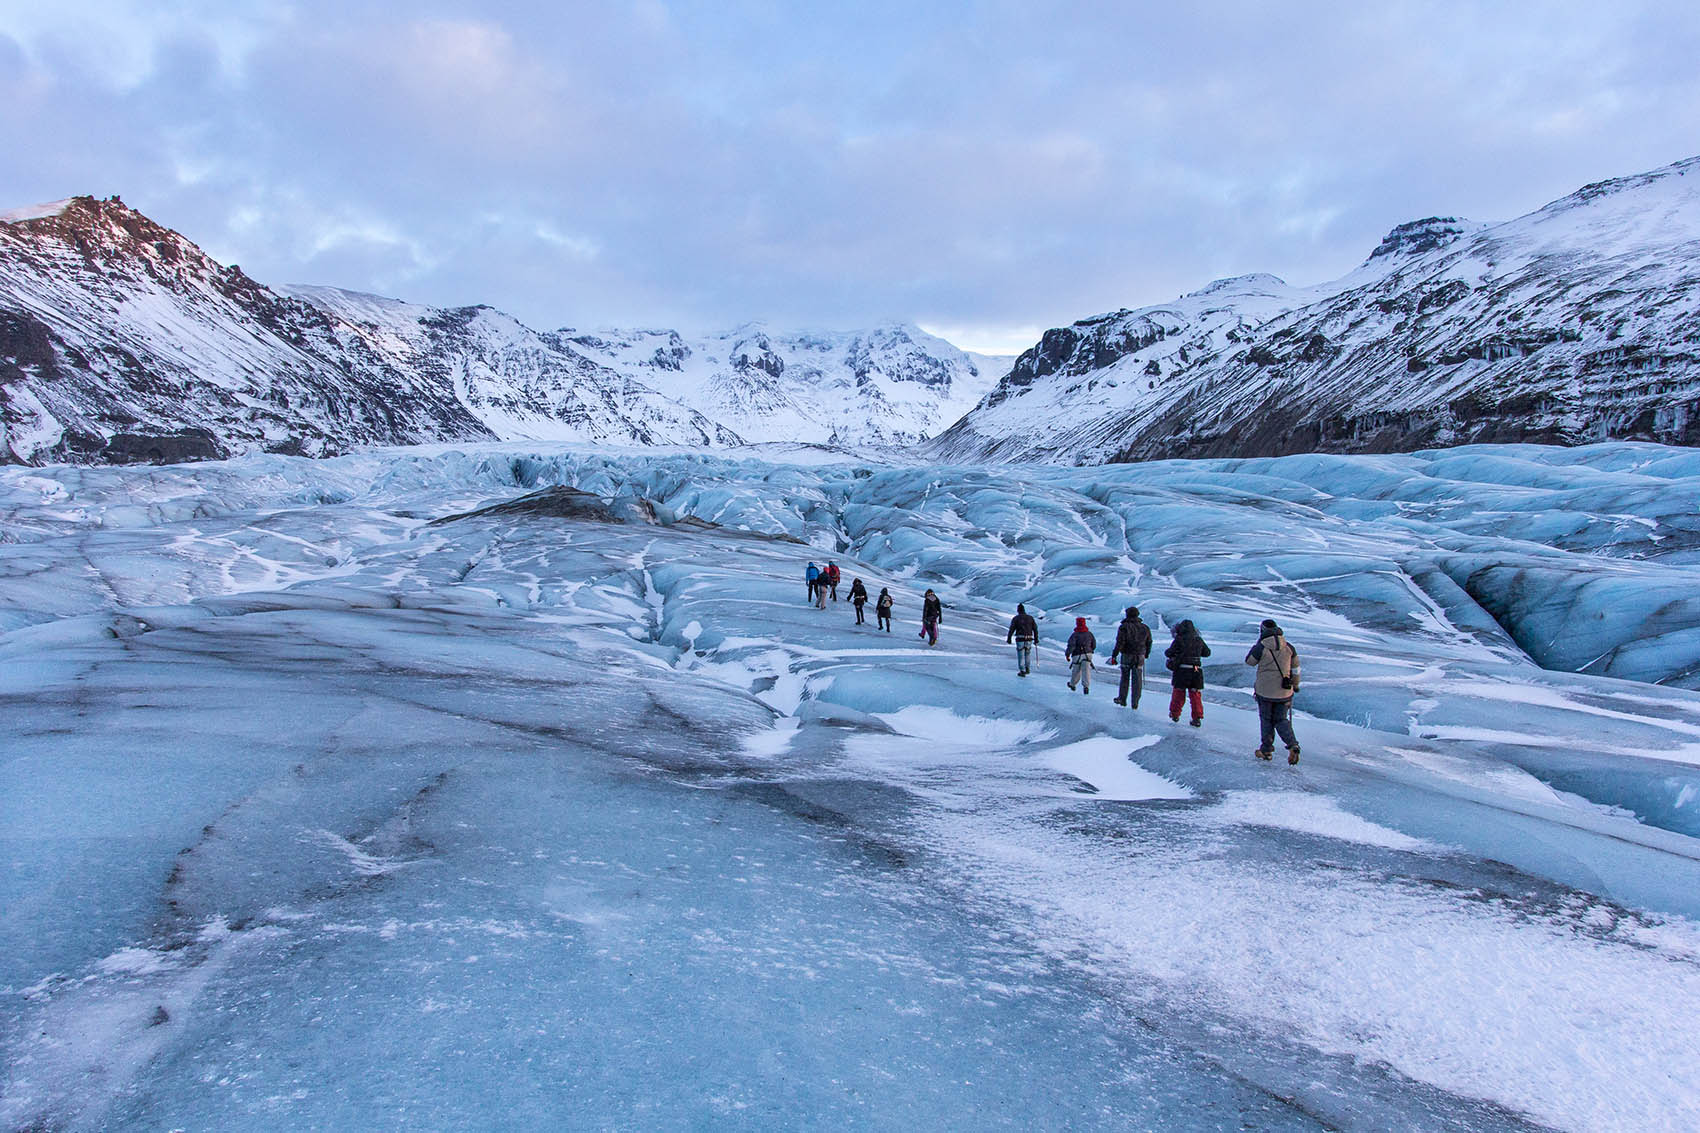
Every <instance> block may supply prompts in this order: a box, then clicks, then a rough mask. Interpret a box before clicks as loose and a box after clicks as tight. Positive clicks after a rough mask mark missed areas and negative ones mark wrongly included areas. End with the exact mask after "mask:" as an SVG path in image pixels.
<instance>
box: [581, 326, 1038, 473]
mask: <svg viewBox="0 0 1700 1133" xmlns="http://www.w3.org/2000/svg"><path fill="white" fill-rule="evenodd" d="M560 334H561V335H562V336H564V337H566V338H567V339H568V341H569V342H570V343H571V344H572V345H573V347H574V348H576V349H579V350H582V351H584V352H585V353H586V354H588V355H589V356H591V357H592V358H595V359H597V360H598V361H600V362H602V363H603V364H604V365H607V366H610V367H612V368H615V369H620V370H624V371H625V372H628V373H637V374H640V375H641V376H642V380H643V381H644V382H646V383H647V384H649V385H652V386H654V387H655V388H656V389H659V390H661V391H662V392H664V393H666V394H667V395H668V396H669V397H672V398H675V399H677V400H678V401H680V402H682V403H683V404H685V405H689V406H690V407H691V408H693V409H695V410H697V411H698V412H699V413H701V414H703V415H704V416H706V417H708V418H710V419H712V420H716V421H723V422H725V423H726V424H728V425H729V426H731V427H732V428H734V429H736V430H737V431H738V433H739V435H741V436H743V437H744V438H745V439H746V440H750V441H807V442H815V443H826V444H912V443H914V442H916V441H920V440H923V439H925V438H927V437H929V436H932V435H934V434H936V433H937V432H938V431H939V430H940V429H941V428H943V427H944V426H946V425H949V424H951V423H952V422H954V421H956V420H957V419H958V418H959V417H961V416H962V415H963V414H964V413H966V412H968V410H970V409H972V408H973V407H974V405H975V404H976V403H977V402H978V401H979V400H980V398H981V397H983V396H984V395H985V394H986V393H987V392H988V391H990V390H991V388H992V387H993V386H994V385H995V384H996V383H997V381H998V379H1000V378H1001V377H1003V375H1004V373H1005V372H1006V371H1007V370H1008V369H1009V366H1010V364H1011V363H1012V362H1013V361H1014V359H1012V358H995V357H987V356H985V355H977V356H976V355H969V354H968V353H966V352H964V351H962V350H958V349H957V348H956V347H954V346H952V345H951V344H950V343H948V342H946V341H945V340H944V339H942V338H937V337H934V336H933V335H930V334H927V333H925V332H924V331H922V330H920V329H919V328H917V327H914V326H910V325H907V324H901V323H897V324H891V325H888V326H882V327H879V328H877V329H875V330H871V331H865V332H850V333H844V332H817V333H801V334H782V333H779V332H775V331H771V330H769V329H768V328H766V327H764V326H762V325H760V324H749V325H746V326H742V327H739V328H737V329H736V330H732V331H728V332H726V333H724V334H718V335H711V336H708V337H705V338H700V339H693V340H686V339H685V338H682V337H681V336H680V335H679V334H678V333H677V332H675V331H669V330H607V331H596V332H591V333H581V332H577V331H572V330H563V331H561V332H560Z"/></svg>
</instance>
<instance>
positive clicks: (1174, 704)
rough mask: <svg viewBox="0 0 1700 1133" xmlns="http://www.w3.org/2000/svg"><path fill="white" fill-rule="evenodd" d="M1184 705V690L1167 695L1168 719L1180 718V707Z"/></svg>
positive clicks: (1180, 689)
mask: <svg viewBox="0 0 1700 1133" xmlns="http://www.w3.org/2000/svg"><path fill="white" fill-rule="evenodd" d="M1185 703H1186V689H1184V688H1177V689H1175V690H1174V691H1173V692H1171V693H1170V694H1169V719H1171V720H1179V719H1180V718H1181V705H1183V704H1185Z"/></svg>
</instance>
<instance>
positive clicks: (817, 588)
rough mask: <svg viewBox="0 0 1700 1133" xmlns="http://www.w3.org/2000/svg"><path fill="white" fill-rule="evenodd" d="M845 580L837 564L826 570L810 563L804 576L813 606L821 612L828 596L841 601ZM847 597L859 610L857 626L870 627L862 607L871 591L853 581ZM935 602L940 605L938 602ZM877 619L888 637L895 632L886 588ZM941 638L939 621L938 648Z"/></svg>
mask: <svg viewBox="0 0 1700 1133" xmlns="http://www.w3.org/2000/svg"><path fill="white" fill-rule="evenodd" d="M842 577H843V575H841V574H840V573H839V570H838V564H837V563H832V562H829V563H827V564H826V566H825V567H824V568H823V567H818V566H816V565H815V564H814V563H810V564H809V569H808V570H806V571H804V572H803V580H804V581H805V582H807V583H808V584H809V604H810V605H811V606H813V607H815V608H816V609H817V610H824V609H826V596H827V595H828V594H829V593H830V594H831V595H832V600H833V601H834V602H836V601H838V581H839V579H840V578H842ZM927 593H928V594H931V593H932V591H931V590H929V591H927ZM847 596H848V597H849V599H850V604H851V605H852V606H854V607H856V624H857V625H866V624H867V621H868V619H867V617H866V616H864V614H863V612H862V607H863V606H866V605H867V604H868V588H867V587H866V586H863V585H862V580H861V579H859V578H853V579H851V580H850V591H849V594H848V595H847ZM934 600H935V601H937V599H936V598H935V599H934ZM874 617H875V618H876V619H877V623H876V628H878V629H883V630H885V632H887V633H890V632H891V591H889V590H887V589H886V588H885V587H883V586H882V587H880V596H879V601H877V602H875V603H874ZM925 632H926V631H925V630H923V631H922V633H923V635H924V634H925ZM938 636H939V635H938V620H937V618H935V619H934V621H933V643H934V644H935V645H936V644H938Z"/></svg>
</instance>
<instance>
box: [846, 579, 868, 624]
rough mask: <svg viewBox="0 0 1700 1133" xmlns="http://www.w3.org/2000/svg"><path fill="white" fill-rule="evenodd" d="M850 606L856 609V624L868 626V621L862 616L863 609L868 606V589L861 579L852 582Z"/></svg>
mask: <svg viewBox="0 0 1700 1133" xmlns="http://www.w3.org/2000/svg"><path fill="white" fill-rule="evenodd" d="M850 604H851V605H853V606H855V607H856V624H857V625H866V624H867V621H868V619H867V618H865V617H863V616H862V607H863V606H866V605H867V604H868V588H867V587H866V586H863V585H862V580H861V579H859V578H852V579H851V580H850Z"/></svg>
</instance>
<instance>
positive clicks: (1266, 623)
mask: <svg viewBox="0 0 1700 1133" xmlns="http://www.w3.org/2000/svg"><path fill="white" fill-rule="evenodd" d="M1262 628H1264V629H1280V628H1281V627H1280V626H1278V625H1276V624H1275V619H1274V618H1264V619H1263V627H1262Z"/></svg>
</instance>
